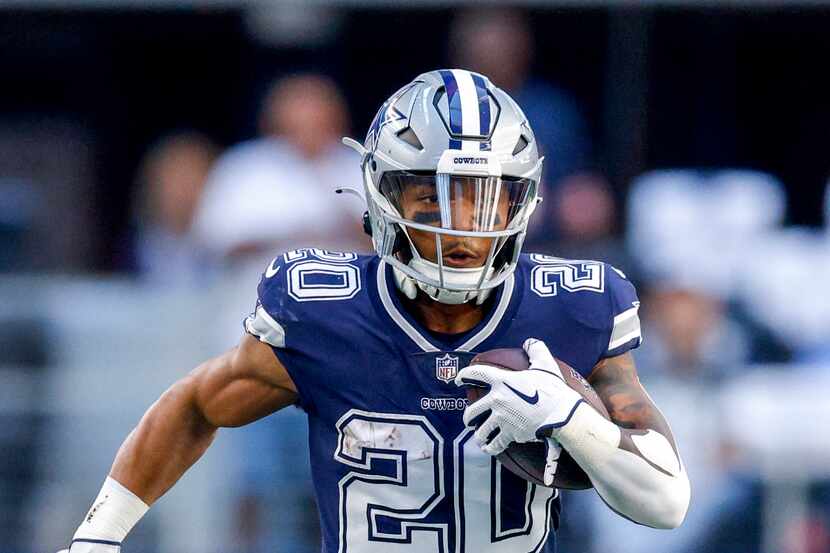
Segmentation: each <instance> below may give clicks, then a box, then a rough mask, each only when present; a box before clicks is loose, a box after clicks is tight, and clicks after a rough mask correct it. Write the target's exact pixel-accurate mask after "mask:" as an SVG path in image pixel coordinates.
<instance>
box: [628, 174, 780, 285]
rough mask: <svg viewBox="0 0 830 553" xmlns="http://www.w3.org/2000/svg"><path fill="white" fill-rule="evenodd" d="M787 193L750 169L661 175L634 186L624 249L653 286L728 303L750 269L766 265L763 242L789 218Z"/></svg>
mask: <svg viewBox="0 0 830 553" xmlns="http://www.w3.org/2000/svg"><path fill="white" fill-rule="evenodd" d="M786 208H787V205H786V198H785V195H784V188H783V186H782V185H781V183H780V182H778V181H777V180H776V179H775V178H774V177H772V176H771V175H768V174H765V173H761V172H757V171H748V170H737V169H725V170H720V171H695V170H684V169H675V170H661V171H653V172H650V173H646V174H644V175H642V176H640V177H639V178H637V179H636V180H635V181H634V182H633V183H632V185H631V192H630V195H629V200H628V218H627V219H628V229H627V233H626V234H627V239H628V245H629V250H630V251H631V252H632V255H634V256H635V257H636V258H637V261H638V264H639V266H640V267H641V268H642V270H643V271H644V273H645V274H646V275H647V276H648V278H649V279H650V280H661V281H663V280H668V281H673V282H677V283H684V284H686V285H690V286H693V287H694V288H705V289H706V290H708V291H709V293H712V294H716V295H718V296H720V297H723V298H728V297H730V296H733V295H734V294H735V293H736V291H737V290H738V289H739V288H740V286H741V285H742V283H743V282H744V281H745V280H746V277H747V276H748V270H747V266H748V264H749V263H750V262H751V261H753V260H757V259H768V256H767V255H766V252H765V248H766V240H767V239H768V238H769V237H770V236H772V235H773V234H774V233H776V232H777V231H778V230H779V228H780V225H781V224H782V222H783V220H784V214H785V212H786Z"/></svg>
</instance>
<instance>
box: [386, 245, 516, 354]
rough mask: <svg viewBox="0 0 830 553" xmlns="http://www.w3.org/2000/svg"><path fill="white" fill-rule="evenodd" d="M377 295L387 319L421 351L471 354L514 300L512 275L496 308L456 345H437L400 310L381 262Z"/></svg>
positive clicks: (389, 274) (391, 280) (389, 270)
mask: <svg viewBox="0 0 830 553" xmlns="http://www.w3.org/2000/svg"><path fill="white" fill-rule="evenodd" d="M376 278H377V292H378V296H379V297H380V303H381V305H382V306H383V310H384V311H385V312H386V314H387V315H389V318H390V319H392V321H393V322H394V323H395V325H397V326H398V328H400V330H401V331H402V332H403V333H404V334H406V335H407V336H408V337H409V338H410V339H411V340H412V341H413V342H414V343H415V344H416V345H417V346H418V347H419V348H420V349H421V350H422V351H426V352H438V351H446V350H447V349H452V350H454V351H474V350H475V348H476V347H478V345H479V344H481V343H482V342H483V341H484V340H486V339H487V338H489V337H490V336H491V335H492V334H493V332H494V331H495V330H496V329H497V328H498V326H499V323H501V321H502V319H503V318H504V314H505V312H506V311H507V308H508V306H509V305H510V300H511V299H512V298H513V290H514V288H515V275H514V274H511V275H510V276H509V277H507V279H505V281H504V283H503V284H502V285H501V286H499V287H498V289H497V290H496V298H495V302H496V303H495V305H494V306H493V308H492V309H491V310H490V312H489V313H488V314H487V316H485V317H484V319H482V321H481V322H480V323H478V324H477V325H476V326H475V327H474V328H472V329H471V330H470V331H468V332H466V333H464V334H462V335H461V337H460V338H459V339H458V341H456V343H455V344H452V345H450V347H449V348H448V346H447V345H443V344H440V343H438V342H437V341H436V340H435V339H434V338H433V337H432V336H430V334H429V333H428V332H427V331H426V330H424V329H423V328H421V325H420V324H419V323H418V322H417V321H416V320H415V319H414V318H413V317H412V316H411V315H410V314H409V313H408V312H407V311H406V310H405V309H404V308H403V306H402V305H401V303H400V300H399V298H398V296H397V290H396V289H395V283H394V277H393V275H392V266H391V265H389V264H388V263H386V262H385V261H383V260H380V263H378V265H377V273H376Z"/></svg>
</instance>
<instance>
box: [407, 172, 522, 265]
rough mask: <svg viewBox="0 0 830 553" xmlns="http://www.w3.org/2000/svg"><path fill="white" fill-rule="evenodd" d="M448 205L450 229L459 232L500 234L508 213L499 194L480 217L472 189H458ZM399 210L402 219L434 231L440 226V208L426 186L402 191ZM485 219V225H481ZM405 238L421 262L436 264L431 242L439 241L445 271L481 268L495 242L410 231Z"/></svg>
mask: <svg viewBox="0 0 830 553" xmlns="http://www.w3.org/2000/svg"><path fill="white" fill-rule="evenodd" d="M458 190H459V192H458V193H456V194H455V195H454V196H453V198H452V200H451V201H450V202H449V212H450V218H451V220H452V227H453V228H454V229H455V230H461V231H465V230H466V231H477V230H482V229H483V228H486V230H494V231H495V230H504V229H505V228H506V226H507V222H508V213H509V211H510V197H509V194H501V195H499V196H498V197H497V199H496V201H495V202H494V203H495V205H494V206H493V207H492V208H491V209H489V210H487V212H486V213H482V209H481V200H480V198H479V199H478V201H477V198H476V188H475V187H472V186H470V187H459V188H458ZM400 206H401V210H402V215H403V218H404V219H408V220H410V221H415V222H416V223H421V224H425V225H431V226H435V227H440V226H441V208H440V206H439V202H438V197H437V193H436V188H435V186H434V185H429V184H421V185H419V184H416V185H412V186H407V187H405V188H404V189H403V190H402V194H401V199H400ZM482 219H486V221H482ZM408 232H409V236H410V238H411V239H412V242H413V244H414V245H415V247H416V248H418V253H419V254H420V255H421V257H423V258H424V259H426V260H428V261H432V262H433V263H437V262H438V259H437V250H436V247H435V240H438V239H440V240H441V252H442V261H443V263H444V265H446V266H448V267H457V268H471V267H481V266H483V265H484V263H485V261H486V260H487V256H488V254H489V253H490V247H491V246H492V243H493V240H495V238H474V237H467V236H449V235H438V234H435V233H432V232H427V231H422V230H417V229H413V228H410V229H408ZM439 237H440V238H439Z"/></svg>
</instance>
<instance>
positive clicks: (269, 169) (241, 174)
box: [194, 74, 369, 269]
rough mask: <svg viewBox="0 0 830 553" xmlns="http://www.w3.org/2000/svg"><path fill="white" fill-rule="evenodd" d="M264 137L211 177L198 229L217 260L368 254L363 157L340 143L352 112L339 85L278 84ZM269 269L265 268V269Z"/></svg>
mask: <svg viewBox="0 0 830 553" xmlns="http://www.w3.org/2000/svg"><path fill="white" fill-rule="evenodd" d="M259 126H260V132H261V134H262V137H261V138H258V139H255V140H251V141H248V142H243V143H242V144H239V145H237V146H234V147H233V148H231V149H230V150H228V151H227V152H226V153H225V154H223V155H222V157H221V158H220V159H219V161H218V162H217V165H216V168H215V170H214V171H213V172H212V173H211V176H210V178H209V180H208V185H207V188H206V191H205V196H204V200H203V202H202V204H201V205H200V206H199V210H198V213H197V217H196V221H195V225H194V230H195V234H196V237H197V238H198V240H199V241H200V242H201V243H202V244H204V245H205V246H206V247H207V248H208V249H209V250H210V251H211V252H212V254H213V255H214V256H216V257H217V258H219V259H224V260H227V261H230V260H234V259H238V258H241V259H243V260H244V259H248V260H250V259H256V260H257V263H260V262H261V257H260V256H266V255H271V254H272V253H273V252H275V251H285V250H289V249H294V248H297V247H305V246H309V247H313V246H317V247H327V248H330V249H343V250H352V249H366V248H367V247H368V244H369V243H368V240H367V239H366V238H365V237H364V236H363V234H362V219H361V215H362V213H363V209H364V206H362V205H360V203H359V202H357V201H355V200H354V199H352V198H349V197H347V196H346V197H344V196H336V195H335V194H334V190H335V188H339V187H341V186H351V187H355V188H358V189H361V190H362V186H363V185H362V179H361V175H360V168H359V163H358V159H357V158H356V156H355V155H354V154H353V153H352V152H350V151H349V150H348V149H346V148H345V147H343V146H342V145H341V144H340V138H341V137H342V136H343V135H344V134H345V133H346V130H347V126H348V113H347V111H346V105H345V102H344V101H343V98H342V96H341V94H340V91H339V90H338V89H337V87H336V86H335V84H334V83H333V82H332V81H331V80H329V79H328V78H326V77H323V76H321V75H315V74H303V75H294V76H290V77H287V78H284V79H280V80H278V81H277V82H276V83H275V84H274V85H273V86H272V88H271V89H270V91H269V93H268V94H267V97H266V98H265V102H264V105H263V107H262V111H261V114H260V120H259ZM260 269H261V268H260Z"/></svg>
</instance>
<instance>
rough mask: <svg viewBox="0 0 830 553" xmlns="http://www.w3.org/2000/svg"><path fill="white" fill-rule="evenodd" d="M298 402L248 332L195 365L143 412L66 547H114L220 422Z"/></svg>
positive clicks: (266, 350)
mask: <svg viewBox="0 0 830 553" xmlns="http://www.w3.org/2000/svg"><path fill="white" fill-rule="evenodd" d="M296 400H297V391H296V388H295V386H294V384H293V382H292V381H291V378H290V377H289V375H288V373H287V371H286V370H285V368H284V367H283V366H282V364H281V363H280V362H279V361H278V360H277V358H276V356H275V355H274V354H273V352H272V351H271V348H270V347H269V346H268V345H266V344H264V343H262V342H260V341H259V340H257V339H256V338H254V337H253V336H250V335H247V334H246V335H245V336H244V337H243V338H242V341H241V342H240V344H239V346H238V347H236V348H234V349H232V350H230V351H228V352H226V353H224V354H223V355H220V356H219V357H216V358H213V359H211V360H209V361H206V362H205V363H202V364H201V365H200V366H199V367H197V368H196V369H194V370H193V371H192V372H191V373H190V374H188V375H187V376H186V377H184V378H182V379H181V380H179V381H178V382H176V383H175V384H173V386H171V387H170V388H169V389H168V390H167V391H166V392H164V394H162V396H161V397H160V398H159V399H158V401H156V402H155V403H154V404H153V405H152V406H151V407H150V408H149V409H148V410H147V412H146V413H145V414H144V416H143V417H142V419H141V422H139V424H138V426H137V427H136V428H135V429H134V430H133V431H132V432H131V433H130V435H129V436H128V437H127V439H126V440H125V441H124V443H123V444H122V446H121V448H120V449H119V451H118V454H117V455H116V458H115V462H114V463H113V466H112V470H111V471H110V476H109V477H108V478H107V481H106V483H105V484H104V488H103V489H102V490H101V493H100V494H99V495H98V498H97V499H96V500H95V502H94V503H93V506H92V509H90V512H89V513H88V514H87V516H86V518H85V519H84V521H83V523H82V524H81V526H80V527H79V528H78V531H77V532H76V533H75V537H74V539H73V545H72V548H71V551H72V553H81V552H86V551H90V552H91V551H101V552H109V551H117V550H118V547H119V546H120V542H121V541H122V540H123V539H124V537H125V536H126V535H127V533H128V532H129V531H130V529H131V528H132V527H133V525H135V523H136V522H137V521H138V519H139V518H141V516H143V514H144V512H146V510H147V509H148V508H149V505H151V504H152V503H153V502H154V501H156V500H157V499H158V498H159V497H161V495H162V494H164V493H165V492H166V491H167V490H168V489H170V488H171V487H172V486H173V485H174V484H175V483H176V481H177V480H178V479H179V478H180V477H181V476H182V475H183V474H184V473H185V471H186V470H187V469H188V468H190V467H191V466H192V465H193V464H194V463H195V462H196V461H197V460H198V459H199V458H200V457H201V456H202V454H204V452H205V450H207V448H208V447H209V446H210V444H211V442H212V441H213V438H214V436H215V435H216V431H217V429H218V428H220V427H233V426H241V425H244V424H247V423H250V422H253V421H255V420H257V419H260V418H262V417H264V416H266V415H269V414H270V413H273V412H274V411H277V410H279V409H281V408H283V407H285V406H287V405H290V404H292V403H294V402H295V401H296Z"/></svg>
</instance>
